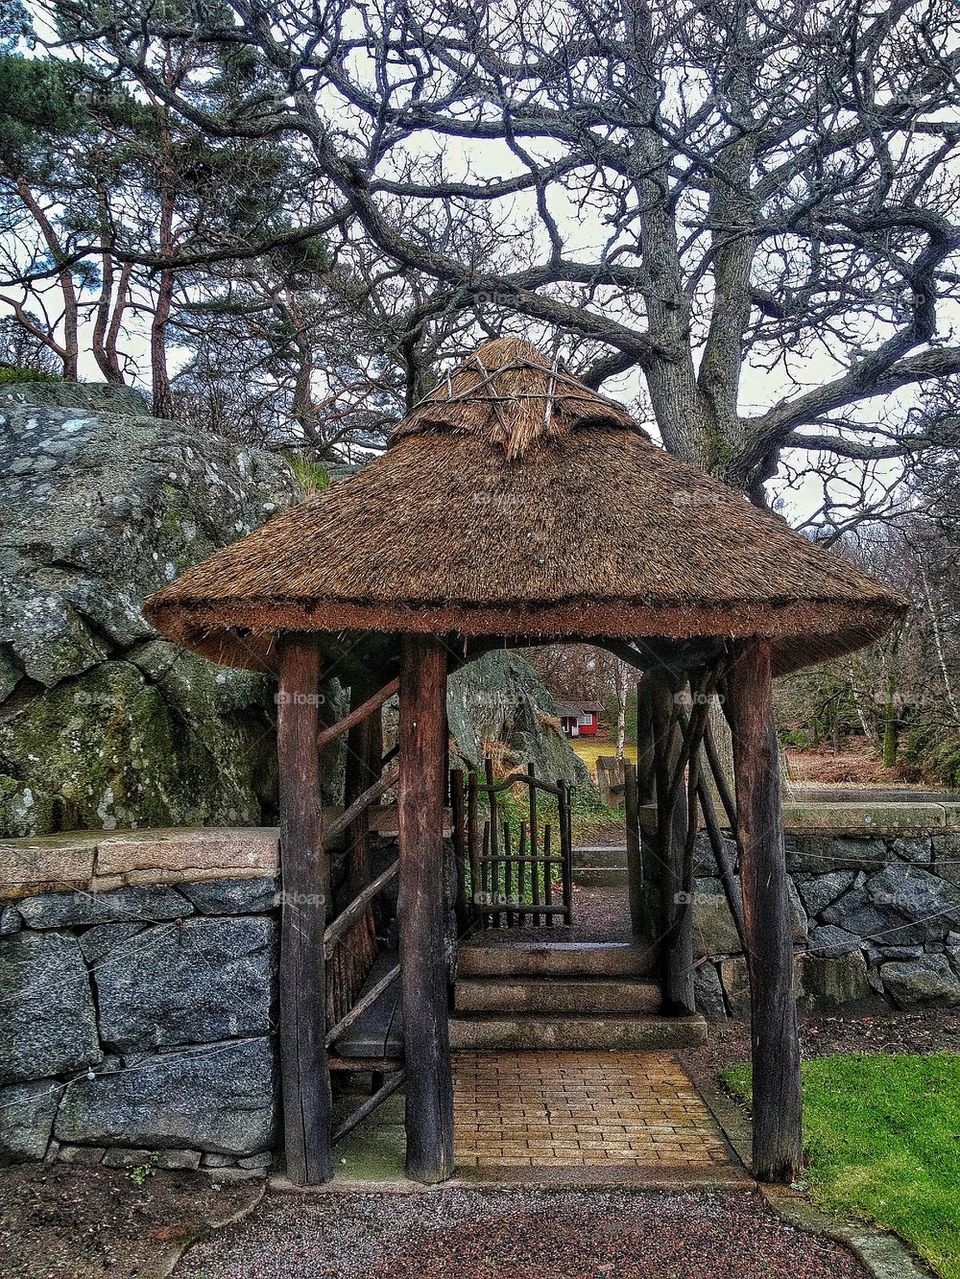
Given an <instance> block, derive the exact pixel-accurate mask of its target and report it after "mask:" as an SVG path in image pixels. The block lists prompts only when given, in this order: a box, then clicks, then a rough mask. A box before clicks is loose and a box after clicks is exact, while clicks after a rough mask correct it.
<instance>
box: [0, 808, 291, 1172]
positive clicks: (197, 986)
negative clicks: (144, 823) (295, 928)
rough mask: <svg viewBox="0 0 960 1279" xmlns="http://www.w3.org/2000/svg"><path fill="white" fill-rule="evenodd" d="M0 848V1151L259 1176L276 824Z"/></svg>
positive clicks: (273, 1111)
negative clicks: (0, 899) (0, 873)
mask: <svg viewBox="0 0 960 1279" xmlns="http://www.w3.org/2000/svg"><path fill="white" fill-rule="evenodd" d="M0 856H2V861H3V869H4V872H5V873H4V879H5V881H6V882H5V884H4V886H3V889H4V893H5V896H6V898H7V900H6V901H5V902H4V904H3V908H2V916H0V921H2V922H0V932H2V936H0V1000H2V1003H3V1017H2V1019H0V1158H2V1159H4V1160H6V1161H9V1160H20V1159H42V1158H45V1157H54V1156H59V1157H60V1158H61V1159H67V1160H71V1161H74V1162H80V1163H85V1164H93V1163H100V1162H103V1163H106V1164H108V1165H111V1166H117V1167H123V1166H136V1165H138V1164H151V1163H152V1164H156V1165H157V1166H161V1167H178V1168H195V1167H201V1166H206V1167H209V1168H211V1169H216V1172H217V1175H218V1176H219V1177H223V1176H232V1177H237V1176H246V1175H257V1174H258V1173H262V1172H263V1170H264V1169H265V1168H266V1167H267V1165H268V1164H269V1162H270V1159H271V1151H272V1150H273V1148H274V1146H275V1144H276V1134H277V1073H276V1049H275V1040H274V1031H275V1024H276V982H277V913H278V907H277V900H278V899H277V879H276V865H277V839H276V832H275V831H269V830H258V829H250V830H247V831H196V832H191V831H179V832H176V831H168V832H144V833H143V834H142V835H139V836H138V835H130V834H128V835H123V836H118V837H116V838H115V839H110V838H109V837H108V838H104V836H103V835H92V834H91V835H76V836H74V837H73V838H72V841H70V840H68V839H66V838H62V839H60V840H54V839H50V840H33V841H14V843H13V844H11V845H7V846H5V847H4V851H3V853H2V854H0ZM31 862H33V863H35V866H34V870H33V877H32V878H31V877H26V878H21V879H17V878H15V877H14V876H16V875H17V874H18V873H22V872H23V871H24V870H25V869H27V868H28V867H29V865H30V863H31ZM121 867H123V869H122V870H121V869H120V868H121ZM78 871H82V872H86V873H85V874H83V875H82V876H81V877H80V878H74V876H76V875H77V873H78ZM98 872H102V873H98ZM37 877H39V878H40V880H41V881H42V882H37ZM145 878H152V879H154V880H165V881H167V882H153V883H149V882H142V881H143V880H144V879H145ZM123 880H126V881H128V882H125V883H124V882H119V883H118V881H123ZM37 890H39V891H37Z"/></svg>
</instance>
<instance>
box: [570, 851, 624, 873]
mask: <svg viewBox="0 0 960 1279" xmlns="http://www.w3.org/2000/svg"><path fill="white" fill-rule="evenodd" d="M573 864H574V866H622V867H623V868H624V869H626V865H627V850H626V849H625V848H606V847H603V846H602V845H598V846H597V847H593V848H587V847H586V846H584V847H582V848H575V849H574V850H573Z"/></svg>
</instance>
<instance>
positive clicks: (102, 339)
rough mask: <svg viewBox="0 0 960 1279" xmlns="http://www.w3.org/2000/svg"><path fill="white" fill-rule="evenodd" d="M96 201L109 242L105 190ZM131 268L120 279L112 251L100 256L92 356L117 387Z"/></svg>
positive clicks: (103, 235)
mask: <svg viewBox="0 0 960 1279" xmlns="http://www.w3.org/2000/svg"><path fill="white" fill-rule="evenodd" d="M97 203H98V207H99V211H100V239H101V241H102V243H104V244H106V243H107V241H108V238H109V234H110V210H109V207H108V205H107V196H106V192H105V191H103V190H101V191H100V192H98V198H97ZM131 269H132V268H131V266H130V264H129V263H125V264H124V265H123V266H122V267H121V269H120V275H119V278H118V277H117V274H116V269H115V265H114V260H113V254H112V253H111V252H109V251H108V250H104V252H103V253H102V254H101V255H100V298H99V301H98V302H97V312H96V319H95V320H94V325H93V341H92V345H93V358H94V359H95V360H96V362H97V367H98V368H99V370H100V372H101V373H102V374H103V376H104V377H105V378H106V380H107V381H108V382H112V383H114V384H115V385H118V386H122V385H123V383H124V377H123V370H122V369H121V368H120V356H119V353H118V351H117V339H118V337H119V334H120V326H121V324H122V320H123V312H124V311H125V309H126V305H127V290H128V288H129V282H130V272H131Z"/></svg>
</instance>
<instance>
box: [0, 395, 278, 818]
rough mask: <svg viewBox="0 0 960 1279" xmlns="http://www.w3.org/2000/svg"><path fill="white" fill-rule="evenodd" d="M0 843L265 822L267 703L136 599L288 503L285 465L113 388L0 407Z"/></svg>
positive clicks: (269, 782)
mask: <svg viewBox="0 0 960 1279" xmlns="http://www.w3.org/2000/svg"><path fill="white" fill-rule="evenodd" d="M0 472H2V476H3V478H2V480H0V527H2V537H0V595H2V597H3V603H2V605H0V712H2V713H0V835H6V836H19V835H31V834H45V833H49V832H53V831H57V830H67V829H72V828H94V829H97V828H99V829H106V830H111V829H114V828H117V827H123V826H132V825H153V826H167V825H204V824H208V825H245V824H257V823H259V822H261V821H263V820H269V819H272V816H273V804H274V787H275V768H274V763H273V756H274V752H273V740H272V731H271V720H272V716H271V710H272V705H271V696H272V695H271V690H270V687H269V684H268V681H267V680H266V678H265V677H262V676H258V675H255V674H249V673H245V672H241V671H227V670H221V669H218V668H216V667H214V666H212V665H211V664H210V663H208V662H205V661H203V660H202V659H201V658H197V657H193V656H192V655H190V654H188V653H186V652H183V651H182V650H180V649H179V648H177V647H176V646H174V645H171V644H169V643H167V642H166V641H164V640H161V639H158V637H157V635H156V633H155V632H154V631H152V630H151V628H150V627H149V626H148V625H147V623H146V622H145V620H144V618H143V616H142V614H141V612H140V604H141V602H142V600H143V598H144V597H145V596H146V595H148V594H150V593H151V592H152V591H154V590H156V589H157V588H159V587H160V586H162V585H163V584H164V583H166V582H169V581H170V580H172V579H173V578H174V577H176V576H177V575H178V574H179V573H181V572H183V570H184V569H186V568H188V567H189V566H190V565H192V564H195V563H196V562H197V561H198V560H201V559H203V558H204V557H205V556H207V555H209V554H210V553H211V552H212V551H214V550H216V549H217V548H218V547H221V546H225V545H227V544H228V543H230V542H233V541H235V540H236V539H237V538H238V537H240V536H242V535H243V534H244V533H247V532H249V531H250V530H251V529H253V528H255V527H257V526H258V525H259V524H261V523H263V521H264V520H265V519H267V518H268V517H269V516H270V515H271V514H272V513H273V512H275V511H277V510H279V509H281V508H282V507H284V506H287V505H288V504H290V503H291V502H293V501H296V500H299V498H300V497H301V496H302V490H301V488H300V485H299V482H298V481H297V480H296V478H295V477H294V475H293V473H292V471H291V470H290V467H289V466H288V464H287V463H286V462H285V461H284V460H283V459H281V458H279V457H277V456H275V455H273V454H270V453H267V452H265V451H262V450H258V449H251V448H243V447H239V446H237V445H236V444H234V443H231V442H230V441H228V440H225V439H221V438H220V437H218V436H214V435H205V436H197V435H195V434H191V433H188V432H186V431H184V430H182V429H181V428H180V427H178V426H177V425H176V424H175V423H172V422H161V421H158V420H156V419H154V418H151V417H149V416H147V414H146V409H145V406H144V403H143V401H142V398H141V397H139V396H138V395H137V393H136V392H132V391H129V390H124V389H123V388H120V389H117V388H97V387H89V386H88V387H78V386H72V387H71V386H69V385H66V384H64V385H59V384H55V383H49V384H43V383H37V384H25V385H18V386H16V387H11V388H9V389H8V390H7V391H4V392H3V393H2V394H0Z"/></svg>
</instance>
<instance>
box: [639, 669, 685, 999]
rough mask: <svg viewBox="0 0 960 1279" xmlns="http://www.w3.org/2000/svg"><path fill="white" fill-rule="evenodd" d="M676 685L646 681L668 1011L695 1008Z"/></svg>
mask: <svg viewBox="0 0 960 1279" xmlns="http://www.w3.org/2000/svg"><path fill="white" fill-rule="evenodd" d="M678 691H679V690H678V689H677V688H676V687H674V686H673V685H672V684H671V683H669V682H668V681H667V679H665V678H663V679H661V678H659V677H655V678H653V679H652V680H651V685H650V703H651V718H652V722H653V724H654V729H655V752H654V753H655V760H656V765H655V775H656V795H657V810H656V815H657V835H656V846H655V850H654V852H655V857H656V860H657V863H658V871H659V882H660V903H661V911H662V925H661V929H662V937H663V944H662V953H663V964H662V972H661V981H662V985H663V1008H664V1011H665V1012H666V1013H668V1014H671V1015H673V1014H677V1015H685V1014H689V1013H693V1012H694V1011H695V1007H696V1004H695V999H694V976H693V911H692V910H691V909H689V907H690V902H689V901H688V900H687V899H686V897H685V896H684V894H685V893H686V892H687V891H688V890H687V889H685V888H684V884H683V853H684V848H685V846H686V840H687V804H686V799H685V796H684V795H683V793H682V791H681V789H680V788H679V787H678V786H675V784H674V783H675V779H676V778H677V769H678V761H679V760H680V758H681V754H682V752H683V749H684V744H683V738H682V734H681V731H680V724H679V716H678V713H677V701H676V695H677V692H678Z"/></svg>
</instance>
